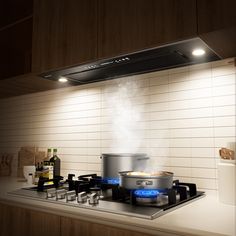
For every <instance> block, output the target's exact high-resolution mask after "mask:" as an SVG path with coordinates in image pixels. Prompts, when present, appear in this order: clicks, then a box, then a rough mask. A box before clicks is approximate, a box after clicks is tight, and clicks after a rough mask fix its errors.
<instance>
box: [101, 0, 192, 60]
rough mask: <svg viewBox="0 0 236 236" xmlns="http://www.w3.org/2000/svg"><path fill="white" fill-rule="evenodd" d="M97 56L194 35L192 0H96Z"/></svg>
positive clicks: (124, 51)
mask: <svg viewBox="0 0 236 236" xmlns="http://www.w3.org/2000/svg"><path fill="white" fill-rule="evenodd" d="M98 27H99V30H98V41H99V44H98V56H99V58H105V57H111V56H116V55H119V54H125V53H128V52H133V51H137V50H141V49H144V48H149V47H155V46H160V45H162V44H166V43H171V42H175V41H178V40H182V39H187V38H191V37H194V36H196V34H197V22H196V1H195V0H119V1H116V0H99V25H98Z"/></svg>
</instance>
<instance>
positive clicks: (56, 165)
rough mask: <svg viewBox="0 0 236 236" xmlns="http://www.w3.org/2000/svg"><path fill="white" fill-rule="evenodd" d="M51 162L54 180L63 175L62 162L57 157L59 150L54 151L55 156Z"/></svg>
mask: <svg viewBox="0 0 236 236" xmlns="http://www.w3.org/2000/svg"><path fill="white" fill-rule="evenodd" d="M50 162H52V163H53V178H55V177H56V176H60V175H61V160H60V158H59V157H58V156H57V149H56V148H54V149H53V156H52V158H51V159H50Z"/></svg>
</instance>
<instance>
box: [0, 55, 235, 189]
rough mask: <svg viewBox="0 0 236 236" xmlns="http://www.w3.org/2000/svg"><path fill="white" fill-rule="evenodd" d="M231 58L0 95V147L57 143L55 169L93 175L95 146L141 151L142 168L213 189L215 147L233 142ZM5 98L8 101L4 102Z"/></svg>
mask: <svg viewBox="0 0 236 236" xmlns="http://www.w3.org/2000/svg"><path fill="white" fill-rule="evenodd" d="M235 81H236V69H235V67H234V65H233V63H232V59H226V60H223V61H218V62H213V63H205V64H198V65H193V66H186V67H182V68H175V69H171V70H165V71H159V72H152V73H148V74H142V75H136V76H129V77H126V78H120V79H116V80H111V81H104V82H100V83H94V84H88V85H82V86H75V87H70V88H64V89H59V90H52V91H47V92H42V93H37V94H29V95H25V96H20V97H13V98H8V99H2V100H0V109H1V112H2V114H4V115H2V116H1V117H0V132H1V136H0V153H2V152H13V153H14V156H15V159H14V165H13V166H14V168H16V167H17V163H16V160H17V152H18V150H19V149H20V147H21V146H30V145H31V146H38V147H39V148H40V149H41V150H46V148H47V147H58V151H59V153H58V154H59V156H60V157H61V160H62V175H65V176H66V175H67V174H68V173H69V172H70V173H75V174H76V175H79V174H88V173H91V172H93V173H97V174H101V159H100V158H99V156H100V154H101V153H102V152H144V153H148V155H149V156H150V157H151V160H150V166H149V168H150V169H151V168H152V169H153V170H157V169H164V170H167V171H173V172H174V174H175V178H179V179H180V180H181V181H189V182H196V183H197V184H198V187H199V188H200V189H203V190H204V191H216V190H217V175H216V173H217V163H218V161H219V154H218V152H219V148H221V147H228V148H235V142H236V141H235V104H236V101H235V100H236V99H235V98H236V95H235ZM9 104H11V106H9Z"/></svg>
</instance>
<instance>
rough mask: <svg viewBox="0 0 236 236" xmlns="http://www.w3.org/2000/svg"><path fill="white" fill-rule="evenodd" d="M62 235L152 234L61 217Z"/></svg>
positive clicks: (111, 235) (113, 235)
mask: <svg viewBox="0 0 236 236" xmlns="http://www.w3.org/2000/svg"><path fill="white" fill-rule="evenodd" d="M61 235H67V236H77V235H83V236H92V235H103V236H150V235H147V234H144V233H139V232H135V231H131V230H126V229H120V228H116V227H112V226H107V225H101V224H97V223H90V222H87V221H82V220H76V219H71V218H67V217H61Z"/></svg>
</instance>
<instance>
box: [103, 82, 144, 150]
mask: <svg viewBox="0 0 236 236" xmlns="http://www.w3.org/2000/svg"><path fill="white" fill-rule="evenodd" d="M110 89H111V88H110ZM140 92H141V88H140V87H139V86H138V84H137V81H135V80H127V79H126V80H124V81H121V82H120V83H118V84H117V85H116V86H114V85H113V87H112V92H109V88H107V91H106V93H105V94H106V95H105V99H104V100H105V101H106V103H107V104H106V105H107V106H108V107H109V111H108V116H109V118H110V122H111V143H110V146H111V147H110V148H111V151H112V152H115V153H137V152H140V151H142V150H141V148H143V146H144V145H143V142H144V135H145V133H144V131H145V129H144V128H145V123H144V122H143V121H144V118H143V115H144V109H143V106H141V105H138V104H137V102H135V100H136V99H137V98H138V96H139V95H140Z"/></svg>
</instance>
